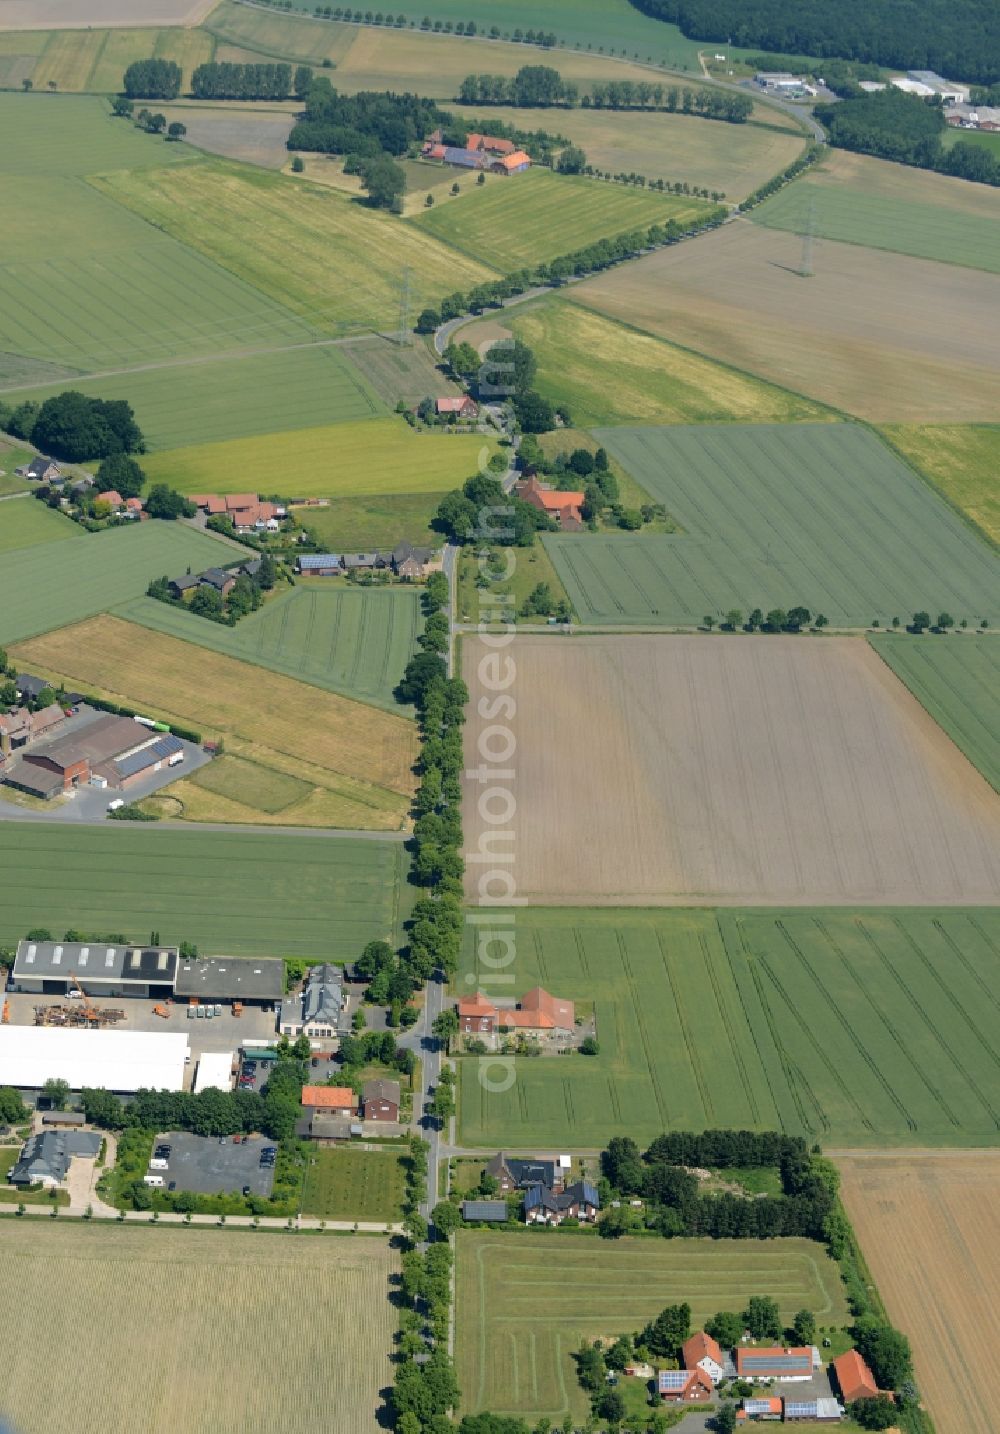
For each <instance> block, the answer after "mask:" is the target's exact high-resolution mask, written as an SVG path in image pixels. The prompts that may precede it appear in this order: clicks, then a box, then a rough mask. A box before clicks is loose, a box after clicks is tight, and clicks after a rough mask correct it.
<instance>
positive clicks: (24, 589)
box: [0, 500, 236, 644]
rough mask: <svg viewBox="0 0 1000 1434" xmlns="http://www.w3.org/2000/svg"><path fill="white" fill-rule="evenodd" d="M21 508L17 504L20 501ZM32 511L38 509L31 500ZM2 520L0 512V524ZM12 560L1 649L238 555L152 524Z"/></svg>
mask: <svg viewBox="0 0 1000 1434" xmlns="http://www.w3.org/2000/svg"><path fill="white" fill-rule="evenodd" d="M15 501H16V500H15ZM32 502H33V505H34V506H36V507H37V506H39V505H38V504H37V502H36V501H35V500H32ZM3 520H4V512H3V509H2V508H0V525H2V523H3ZM75 532H77V533H79V536H73V537H71V538H68V539H66V540H65V541H62V540H60V541H57V542H48V543H45V544H44V545H42V546H40V547H34V548H31V549H30V550H27V549H25V550H22V551H20V552H12V553H9V554H8V555H7V556H6V557H5V558H4V561H3V565H2V568H0V644H3V643H9V642H16V641H18V640H19V639H22V638H25V637H33V636H34V635H35V634H37V633H40V632H46V631H47V630H48V629H49V628H52V627H62V626H63V624H64V623H67V622H75V621H78V620H79V619H80V618H83V617H89V616H91V615H93V614H94V613H99V612H103V611H104V610H105V609H107V608H109V607H114V606H115V605H116V604H117V603H121V602H127V601H128V600H129V599H130V598H135V597H138V596H139V594H140V593H144V592H145V591H146V587H147V585H148V583H149V581H150V578H151V577H155V576H156V575H157V574H158V573H164V572H168V573H182V572H184V570H185V568H187V567H188V566H190V567H191V568H192V569H193V570H194V571H196V572H197V571H200V570H201V569H202V568H205V567H210V566H211V565H212V564H213V563H219V562H227V561H229V560H230V554H232V555H233V556H234V557H235V556H236V554H235V550H234V549H231V548H228V547H224V546H223V544H221V543H219V542H218V540H217V539H215V538H213V537H210V536H208V535H207V534H205V533H200V532H198V531H197V530H196V529H194V528H190V527H188V526H187V525H186V524H185V523H166V522H159V521H157V520H155V519H154V520H153V521H151V522H149V523H136V524H135V525H134V526H130V527H127V528H125V527H122V528H108V529H106V530H105V531H104V532H103V533H85V532H84V531H83V530H82V529H76V530H75Z"/></svg>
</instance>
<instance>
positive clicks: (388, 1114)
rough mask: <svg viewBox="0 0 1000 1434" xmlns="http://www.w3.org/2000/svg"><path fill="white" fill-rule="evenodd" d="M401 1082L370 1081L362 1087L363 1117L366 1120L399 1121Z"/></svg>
mask: <svg viewBox="0 0 1000 1434" xmlns="http://www.w3.org/2000/svg"><path fill="white" fill-rule="evenodd" d="M399 1102H400V1095H399V1081H398V1080H382V1079H379V1080H368V1081H365V1083H364V1085H363V1086H362V1087H361V1115H362V1119H364V1120H383V1121H386V1120H388V1121H392V1122H395V1121H398V1120H399Z"/></svg>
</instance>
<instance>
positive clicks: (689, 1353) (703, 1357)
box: [681, 1329, 726, 1384]
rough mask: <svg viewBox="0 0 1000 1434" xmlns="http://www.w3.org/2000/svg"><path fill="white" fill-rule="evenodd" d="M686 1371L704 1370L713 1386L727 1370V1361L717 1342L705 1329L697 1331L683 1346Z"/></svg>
mask: <svg viewBox="0 0 1000 1434" xmlns="http://www.w3.org/2000/svg"><path fill="white" fill-rule="evenodd" d="M681 1358H682V1359H683V1361H684V1368H685V1369H703V1370H704V1371H705V1373H706V1374H707V1375H708V1377H709V1379H710V1380H711V1381H712V1383H713V1384H718V1382H719V1380H720V1379H721V1378H722V1376H723V1374H724V1373H725V1370H726V1360H725V1356H724V1355H723V1353H722V1348H721V1346H720V1345H719V1343H718V1341H717V1340H714V1339H713V1338H712V1336H711V1335H710V1334H706V1333H705V1331H704V1330H703V1329H699V1330H697V1331H696V1332H695V1333H694V1334H693V1335H692V1336H691V1338H690V1339H686V1340H685V1341H684V1343H683V1344H682V1345H681Z"/></svg>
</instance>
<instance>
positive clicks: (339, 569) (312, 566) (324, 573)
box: [295, 553, 344, 578]
mask: <svg viewBox="0 0 1000 1434" xmlns="http://www.w3.org/2000/svg"><path fill="white" fill-rule="evenodd" d="M295 567H296V569H297V571H298V572H300V573H304V574H305V575H306V577H310V578H340V577H343V575H344V564H343V562H342V561H341V557H340V554H339V553H303V554H302V555H301V556H300V557H298V558H296V560H295Z"/></svg>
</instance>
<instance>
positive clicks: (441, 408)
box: [434, 393, 479, 419]
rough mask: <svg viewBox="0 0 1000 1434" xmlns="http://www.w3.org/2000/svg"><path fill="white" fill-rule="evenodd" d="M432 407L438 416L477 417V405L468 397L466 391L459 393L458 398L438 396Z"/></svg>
mask: <svg viewBox="0 0 1000 1434" xmlns="http://www.w3.org/2000/svg"><path fill="white" fill-rule="evenodd" d="M434 407H435V409H436V411H437V415H438V417H439V418H451V417H452V415H454V416H455V418H466V419H473V418H478V417H479V405H478V404H477V403H476V401H475V400H474V399H472V398H470V397H469V395H468V394H467V393H463V394H461V395H460V396H459V397H458V398H438V399H435V401H434Z"/></svg>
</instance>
